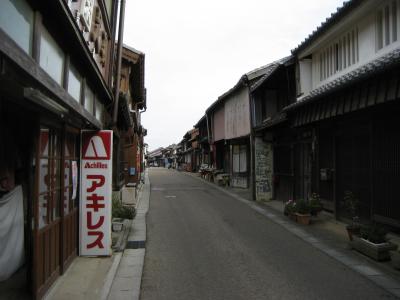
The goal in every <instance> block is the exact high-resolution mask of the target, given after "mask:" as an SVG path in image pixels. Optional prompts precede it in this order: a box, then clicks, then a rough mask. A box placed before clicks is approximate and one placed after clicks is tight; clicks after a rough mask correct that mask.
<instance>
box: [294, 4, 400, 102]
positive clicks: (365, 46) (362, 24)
mask: <svg viewBox="0 0 400 300" xmlns="http://www.w3.org/2000/svg"><path fill="white" fill-rule="evenodd" d="M385 3H387V1H377V0H368V1H365V2H364V3H363V4H362V5H361V6H360V7H359V8H358V9H356V10H355V11H354V12H353V13H351V14H350V15H348V16H347V17H346V18H345V19H344V20H342V21H341V22H339V23H338V24H336V26H335V27H334V28H332V29H330V30H329V31H328V32H327V33H326V34H325V35H323V36H322V37H320V38H319V39H317V40H316V41H315V43H313V44H312V45H310V46H309V47H308V48H307V49H305V50H304V51H302V52H301V53H300V54H299V58H302V57H305V56H308V55H310V54H312V58H313V61H312V75H311V77H312V90H314V89H316V88H318V87H320V86H322V85H325V84H327V83H329V82H331V81H333V80H335V79H337V78H338V77H340V76H342V75H344V74H346V73H348V72H351V71H353V70H354V69H357V68H359V67H360V66H362V65H364V64H367V63H368V62H370V61H372V60H374V59H376V58H378V57H379V56H382V55H384V54H386V53H388V52H390V51H392V50H394V49H396V48H399V47H400V1H398V5H397V34H398V38H397V42H394V43H392V44H390V45H388V46H385V47H383V48H382V49H380V50H379V51H377V50H376V36H375V18H376V12H377V11H378V9H379V8H381V7H382V6H383V5H384V4H385ZM356 27H358V48H359V61H358V63H355V64H353V65H351V66H350V67H347V68H346V69H343V70H341V71H339V72H337V73H336V74H334V75H332V76H330V77H328V78H326V79H325V80H322V81H321V80H320V66H319V65H320V61H319V53H320V51H321V50H323V49H325V48H326V47H327V46H329V45H331V44H332V43H333V42H334V41H336V40H337V39H338V38H339V37H341V36H343V35H344V34H345V33H346V32H348V31H349V30H351V29H352V28H356ZM301 80H303V79H301ZM305 95H307V93H305Z"/></svg>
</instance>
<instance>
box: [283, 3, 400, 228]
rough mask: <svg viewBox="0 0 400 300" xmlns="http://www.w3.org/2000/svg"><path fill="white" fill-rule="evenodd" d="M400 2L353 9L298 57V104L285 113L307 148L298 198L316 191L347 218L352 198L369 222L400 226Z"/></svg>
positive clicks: (301, 157)
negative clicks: (347, 205)
mask: <svg viewBox="0 0 400 300" xmlns="http://www.w3.org/2000/svg"><path fill="white" fill-rule="evenodd" d="M399 20H400V2H399V1H397V0H396V1H373V0H369V1H357V0H353V1H347V2H345V4H344V5H343V7H341V8H339V9H338V11H337V12H335V13H334V14H332V16H331V17H330V18H328V19H327V21H326V22H324V23H323V24H322V25H321V26H320V27H318V29H317V30H316V31H314V32H313V33H312V34H311V35H310V36H309V37H308V38H307V39H306V40H305V41H304V42H303V43H301V44H300V45H299V46H298V47H297V48H296V49H294V50H293V51H292V53H293V55H295V56H296V60H297V63H296V64H297V66H296V74H297V76H296V81H297V82H296V85H297V99H296V100H297V101H296V102H295V103H293V104H291V105H289V106H287V107H286V108H285V109H284V112H286V113H287V114H289V115H290V118H291V119H292V126H293V128H295V129H296V130H297V136H296V139H297V140H298V142H300V144H301V146H299V147H298V149H297V151H296V157H294V161H293V163H294V164H299V165H300V166H302V170H303V171H302V173H301V174H299V177H298V178H296V180H297V182H298V186H299V188H298V189H296V193H295V196H297V197H298V198H300V197H302V198H304V197H307V195H309V194H310V192H313V191H316V192H318V193H319V194H320V196H321V198H322V199H323V200H324V203H325V207H326V208H328V209H330V210H331V211H333V212H334V213H335V215H336V216H337V217H339V218H346V217H348V216H347V214H346V210H345V207H344V205H343V199H344V193H345V191H351V192H352V193H353V194H354V195H355V196H356V197H357V198H358V199H359V203H360V209H359V214H360V216H361V218H362V219H364V220H374V221H378V222H380V223H384V224H387V225H391V226H394V227H399V226H400V207H399V201H398V200H397V184H398V182H399V180H400V177H399V176H400V175H399V174H400V173H399V142H400V131H399V130H398V125H397V120H398V115H399V113H400V106H399V103H400V102H399V101H398V100H399V97H400V95H399V63H400V59H399V58H400V36H399V32H400V28H399V26H400V21H399Z"/></svg>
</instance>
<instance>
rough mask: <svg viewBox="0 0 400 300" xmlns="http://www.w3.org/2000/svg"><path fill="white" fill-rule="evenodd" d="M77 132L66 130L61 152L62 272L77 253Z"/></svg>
mask: <svg viewBox="0 0 400 300" xmlns="http://www.w3.org/2000/svg"><path fill="white" fill-rule="evenodd" d="M78 141H79V132H75V133H74V132H73V131H67V132H66V134H65V142H64V153H63V157H64V159H63V162H64V163H63V165H64V168H63V174H64V178H63V191H64V193H63V201H64V203H63V211H62V247H61V251H62V254H61V257H62V264H61V266H62V270H61V271H62V272H64V270H65V269H66V268H67V267H68V266H69V264H70V263H71V261H72V260H73V259H74V258H75V257H76V255H77V253H78V222H79V214H78V213H79V211H78V207H79V205H78V204H79V186H78V183H79V176H78V174H79V149H78V145H79V142H78Z"/></svg>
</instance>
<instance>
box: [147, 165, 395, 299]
mask: <svg viewBox="0 0 400 300" xmlns="http://www.w3.org/2000/svg"><path fill="white" fill-rule="evenodd" d="M149 175H150V182H151V198H150V211H149V215H148V227H147V228H148V232H147V235H148V236H147V245H146V258H145V266H144V274H143V279H142V292H141V299H142V300H149V299H157V300H159V299H173V300H178V299H185V300H192V299H202V300H203V299H230V300H231V299H393V296H391V295H389V294H388V293H386V292H385V291H384V290H382V289H381V288H379V287H377V286H375V285H374V284H373V283H371V282H370V281H368V280H367V279H365V278H364V277H362V276H360V275H358V274H357V273H355V272H353V271H352V270H350V269H348V268H347V267H345V266H344V265H342V264H340V263H339V262H337V261H335V260H333V259H332V258H330V257H329V256H327V255H325V254H324V253H322V252H320V251H319V250H317V249H315V248H313V247H312V246H311V245H309V244H307V243H305V242H304V241H302V240H300V239H299V238H297V237H296V236H294V235H293V234H291V233H289V232H288V231H286V230H285V229H284V228H282V227H281V226H279V225H277V224H275V223H273V222H271V221H270V220H268V219H267V218H266V217H265V216H262V215H260V214H259V213H257V212H255V211H254V210H252V209H251V208H250V207H248V206H247V205H245V204H243V203H241V202H240V201H237V200H235V199H233V198H231V197H229V196H228V195H226V194H224V193H223V192H221V191H219V190H217V189H214V188H212V187H210V186H209V185H207V184H205V183H203V182H202V181H201V180H199V179H197V178H193V177H192V176H190V175H187V174H184V173H179V172H177V171H173V170H167V169H164V168H153V169H150V172H149Z"/></svg>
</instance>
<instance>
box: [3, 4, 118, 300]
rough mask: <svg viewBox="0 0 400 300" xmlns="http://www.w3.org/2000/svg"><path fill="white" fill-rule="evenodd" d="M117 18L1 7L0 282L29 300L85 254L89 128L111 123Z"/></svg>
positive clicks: (102, 9) (102, 11) (111, 13)
mask: <svg viewBox="0 0 400 300" xmlns="http://www.w3.org/2000/svg"><path fill="white" fill-rule="evenodd" d="M122 9H123V5H121V10H122ZM121 15H122V14H121ZM117 16H118V1H111V0H77V1H63V0H55V1H54V0H51V1H50V0H46V1H31V0H3V1H0V140H1V143H0V181H1V190H0V196H1V199H2V205H1V210H0V213H1V214H2V216H3V214H5V215H6V216H8V217H7V218H3V217H2V218H1V220H0V227H1V228H2V232H7V235H6V236H2V240H1V243H0V247H1V248H2V250H1V251H0V255H1V256H2V257H1V259H0V262H1V265H0V281H5V280H10V281H12V280H14V279H15V278H16V280H17V282H18V283H21V286H19V288H18V289H17V290H18V292H19V293H23V292H24V291H25V294H26V295H27V296H28V297H33V298H35V299H39V298H41V297H42V296H43V295H44V294H45V292H46V291H47V290H48V288H49V287H50V286H51V284H52V283H53V282H54V281H55V280H56V279H57V277H58V276H60V274H62V273H64V272H65V270H66V269H67V268H68V266H69V265H70V263H71V262H72V260H73V259H74V257H76V255H77V251H78V250H77V249H78V218H79V214H78V207H79V203H80V199H79V184H78V182H79V162H80V157H79V156H80V132H81V130H82V129H95V130H99V129H104V128H109V125H110V124H111V120H112V118H111V115H110V113H111V112H113V111H112V108H113V104H114V103H115V99H114V97H113V90H112V88H113V78H115V77H114V76H113V73H114V72H115V69H114V56H115V51H114V50H115V47H114V44H115V35H116V24H117ZM119 23H120V24H123V20H120V22H119ZM108 108H110V109H108ZM7 226H8V227H7ZM5 228H6V229H7V228H8V229H7V230H5ZM4 247H5V248H4ZM21 278H23V280H21ZM3 283H4V282H3ZM4 284H5V286H7V282H5V283H4ZM2 296H5V297H6V298H7V297H8V296H9V297H10V298H13V294H7V291H4V294H2ZM18 297H19V296H18Z"/></svg>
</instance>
